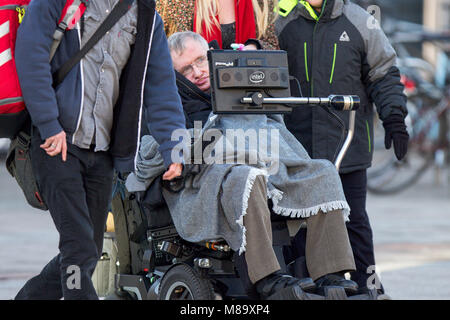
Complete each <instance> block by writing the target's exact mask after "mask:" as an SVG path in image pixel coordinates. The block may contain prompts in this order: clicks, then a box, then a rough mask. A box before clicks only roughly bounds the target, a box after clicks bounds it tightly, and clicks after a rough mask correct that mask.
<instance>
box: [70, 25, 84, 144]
mask: <svg viewBox="0 0 450 320" xmlns="http://www.w3.org/2000/svg"><path fill="white" fill-rule="evenodd" d="M77 32H78V41H79V44H80V48H81V30H80V23H79V22H77ZM80 70H81V102H80V114H79V115H78V121H77V126H76V128H75V131H74V132H73V134H72V144H75V136H76V134H77V131H78V129H79V128H80V123H81V116H82V115H83V108H84V72H83V59H81V60H80Z"/></svg>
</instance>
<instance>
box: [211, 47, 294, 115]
mask: <svg viewBox="0 0 450 320" xmlns="http://www.w3.org/2000/svg"><path fill="white" fill-rule="evenodd" d="M208 62H209V68H210V77H211V97H212V106H213V112H214V113H216V114H221V113H222V114H223V113H247V114H248V113H287V112H291V111H292V108H290V107H288V106H286V105H283V104H263V103H258V101H260V102H262V99H263V98H283V97H290V95H291V91H290V87H289V71H288V62H287V54H286V52H285V51H281V50H270V51H268V50H267V51H266V50H256V51H234V50H210V51H208ZM252 96H253V98H254V99H255V101H256V102H257V103H242V101H241V100H242V98H243V97H252Z"/></svg>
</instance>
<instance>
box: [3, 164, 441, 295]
mask: <svg viewBox="0 0 450 320" xmlns="http://www.w3.org/2000/svg"><path fill="white" fill-rule="evenodd" d="M445 174H447V173H445ZM442 180H443V179H441V183H440V184H436V180H435V178H434V173H433V171H430V172H429V174H428V175H426V176H425V177H424V178H423V179H422V180H421V181H420V182H419V183H418V184H416V185H415V186H413V187H412V188H411V189H409V190H406V191H405V192H403V193H400V194H398V195H395V196H391V197H386V196H373V195H369V198H368V212H369V215H370V218H371V223H372V227H373V230H374V240H375V250H376V258H377V264H378V265H377V270H378V272H379V274H380V276H381V279H382V281H383V284H384V286H385V288H386V290H387V292H388V293H389V294H390V295H391V296H392V297H393V298H394V299H450V187H449V184H448V181H447V180H445V182H442ZM57 246H58V236H57V233H56V231H55V230H54V227H53V224H52V221H51V219H50V216H49V215H48V213H45V212H41V211H39V210H35V209H33V208H31V207H29V206H28V205H27V204H26V203H25V198H24V196H23V195H22V194H21V191H20V189H19V188H18V186H17V185H16V184H15V182H14V180H13V179H12V178H11V177H10V176H9V175H8V173H7V172H6V169H5V166H4V162H3V161H2V160H0V261H2V263H1V264H0V299H10V298H12V297H14V295H15V294H16V293H17V291H18V290H19V288H20V287H21V286H22V285H23V284H24V283H25V281H26V280H27V279H28V278H30V277H31V276H32V275H34V274H36V273H38V272H39V271H40V270H41V268H42V267H43V266H44V265H45V263H46V262H47V261H49V260H50V259H51V258H52V257H53V256H54V255H56V253H57V250H58V248H57Z"/></svg>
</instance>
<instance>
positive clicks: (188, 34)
mask: <svg viewBox="0 0 450 320" xmlns="http://www.w3.org/2000/svg"><path fill="white" fill-rule="evenodd" d="M188 39H192V40H194V41H197V42H198V43H199V44H200V45H202V47H204V48H205V49H206V50H208V49H209V46H208V42H207V41H206V40H205V38H203V37H202V36H201V35H199V34H198V33H195V32H192V31H183V32H175V33H174V34H172V35H171V36H170V37H169V38H168V39H167V42H168V44H169V50H170V52H175V53H176V54H178V55H179V54H181V53H182V52H183V51H184V49H185V48H186V46H185V44H186V41H187V40H188Z"/></svg>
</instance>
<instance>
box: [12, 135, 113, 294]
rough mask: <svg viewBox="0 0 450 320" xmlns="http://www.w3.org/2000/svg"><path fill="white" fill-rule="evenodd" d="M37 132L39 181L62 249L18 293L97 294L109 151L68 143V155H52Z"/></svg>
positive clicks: (35, 155)
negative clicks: (94, 276)
mask: <svg viewBox="0 0 450 320" xmlns="http://www.w3.org/2000/svg"><path fill="white" fill-rule="evenodd" d="M42 143H43V141H42V140H41V139H40V137H39V135H35V136H34V137H33V139H32V142H31V158H32V163H33V170H34V172H35V175H36V181H37V183H38V185H39V188H40V191H41V194H42V196H43V198H44V200H45V202H46V203H47V206H48V208H49V211H50V215H51V217H52V219H53V222H54V224H55V227H56V229H57V231H58V233H59V254H58V255H57V256H56V257H54V258H53V259H52V260H51V261H50V262H49V263H48V264H47V265H46V266H45V267H44V268H43V270H42V271H41V273H40V274H39V275H37V276H36V277H34V278H32V279H30V280H29V281H28V282H27V283H26V284H25V285H24V287H23V288H22V289H21V290H20V291H19V293H18V294H17V296H16V299H33V300H37V299H61V298H62V297H64V299H65V300H70V299H83V300H88V299H98V297H97V294H96V292H95V289H94V286H93V284H92V281H91V277H92V274H93V272H94V269H95V267H96V264H97V260H98V259H99V257H100V255H101V252H102V246H103V234H104V231H105V225H106V218H107V214H108V208H109V205H110V202H111V192H112V178H113V165H112V159H111V156H110V155H109V153H108V152H94V151H93V150H88V149H80V148H78V147H76V146H74V145H72V144H70V143H68V152H67V161H66V162H63V161H62V158H61V154H59V155H57V156H55V157H50V156H49V155H47V154H46V152H45V151H44V150H43V149H41V148H40V147H39V145H40V144H42Z"/></svg>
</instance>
